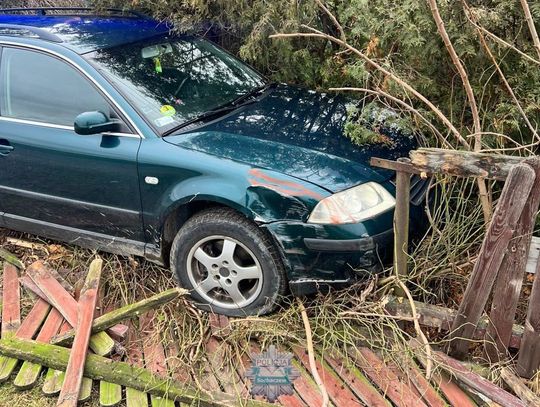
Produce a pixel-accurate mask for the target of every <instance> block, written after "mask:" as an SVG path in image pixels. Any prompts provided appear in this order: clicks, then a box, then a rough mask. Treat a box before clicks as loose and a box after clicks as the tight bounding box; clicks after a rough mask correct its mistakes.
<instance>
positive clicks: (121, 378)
mask: <svg viewBox="0 0 540 407" xmlns="http://www.w3.org/2000/svg"><path fill="white" fill-rule="evenodd" d="M0 354H2V355H5V356H9V357H13V358H16V359H20V360H29V361H31V362H34V363H39V364H41V365H44V366H47V367H50V368H53V369H56V370H62V369H66V367H67V364H68V360H69V349H66V348H62V347H60V346H56V345H49V344H43V343H39V342H36V341H31V340H22V339H17V338H8V339H2V340H0ZM84 375H85V377H89V378H91V379H97V380H105V381H108V382H111V383H116V384H119V385H121V386H125V387H132V388H135V389H137V390H140V391H146V392H147V393H150V394H154V395H157V396H161V397H163V396H168V397H169V398H170V399H173V400H175V401H179V402H183V403H188V404H189V403H191V402H193V401H195V402H197V403H198V405H201V406H216V407H221V406H230V405H237V404H239V403H242V404H243V405H245V406H246V407H251V406H253V407H270V406H272V404H269V403H264V402H260V401H255V400H239V399H238V398H237V397H235V396H233V395H229V394H225V393H215V394H211V395H207V394H206V393H204V392H201V391H200V390H198V389H192V388H190V387H187V386H181V385H179V384H178V383H176V382H174V381H171V380H170V379H168V378H167V379H164V378H160V377H158V376H156V375H154V374H152V373H151V372H150V371H148V370H146V369H142V368H137V367H134V366H131V365H129V364H127V363H124V362H114V361H111V360H110V359H106V358H104V357H102V356H99V355H92V354H90V355H88V356H87V360H86V364H85V366H84Z"/></svg>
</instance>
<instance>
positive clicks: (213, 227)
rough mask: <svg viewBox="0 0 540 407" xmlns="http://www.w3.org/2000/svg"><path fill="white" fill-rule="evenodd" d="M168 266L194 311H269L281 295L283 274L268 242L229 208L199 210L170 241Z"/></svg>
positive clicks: (280, 265) (251, 225)
mask: <svg viewBox="0 0 540 407" xmlns="http://www.w3.org/2000/svg"><path fill="white" fill-rule="evenodd" d="M171 267H172V270H173V272H174V273H175V274H176V276H177V278H178V281H179V283H180V285H181V286H182V287H184V288H186V289H188V290H189V291H190V293H191V297H192V298H193V300H194V301H195V302H196V303H197V305H198V307H199V308H201V309H204V310H207V311H212V312H215V313H218V314H224V315H228V316H246V315H262V314H267V313H269V312H271V311H272V310H273V309H274V308H275V307H276V306H277V304H278V301H279V298H280V296H282V295H283V294H284V293H285V288H286V282H285V277H284V270H283V265H282V263H281V260H280V258H279V255H278V253H277V252H276V249H275V246H274V244H273V242H272V241H271V239H270V238H269V237H268V236H267V235H266V234H265V233H264V232H263V231H262V230H261V229H259V227H258V226H257V225H255V224H254V223H253V222H251V221H249V220H248V219H247V218H245V217H244V216H242V215H241V214H239V213H237V212H235V211H233V210H229V209H213V210H207V211H203V212H200V213H198V214H196V215H195V216H193V217H192V218H191V219H189V220H188V221H187V222H186V223H185V224H184V226H183V227H182V228H181V229H180V231H179V232H178V234H177V235H176V238H175V239H174V242H173V245H172V250H171Z"/></svg>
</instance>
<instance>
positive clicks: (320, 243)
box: [265, 211, 393, 296]
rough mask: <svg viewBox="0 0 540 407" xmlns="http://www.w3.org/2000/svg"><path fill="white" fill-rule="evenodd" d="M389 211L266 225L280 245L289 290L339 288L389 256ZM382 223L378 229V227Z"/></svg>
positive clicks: (379, 265)
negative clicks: (346, 220)
mask: <svg viewBox="0 0 540 407" xmlns="http://www.w3.org/2000/svg"><path fill="white" fill-rule="evenodd" d="M392 219H393V212H392V211H390V212H388V213H386V214H382V215H381V216H379V217H377V220H376V222H375V221H371V220H370V221H367V222H363V223H358V224H351V225H315V224H309V223H303V222H294V221H284V222H275V223H271V224H267V225H265V227H266V229H267V230H268V231H269V232H270V233H271V235H272V236H273V237H274V240H275V241H276V243H277V244H278V246H279V248H280V252H281V255H282V259H283V261H284V263H285V266H286V268H287V271H288V280H289V287H290V290H291V292H292V293H293V294H294V295H297V296H301V295H308V294H313V293H316V292H321V291H323V292H324V291H327V290H328V289H329V288H332V287H333V288H344V287H347V286H350V285H351V284H352V283H354V282H355V281H359V280H363V279H366V278H367V277H369V276H370V275H372V274H374V273H379V272H380V271H382V269H383V265H384V264H386V263H387V262H388V261H389V260H391V256H392V243H393V227H392ZM381 228H382V231H381Z"/></svg>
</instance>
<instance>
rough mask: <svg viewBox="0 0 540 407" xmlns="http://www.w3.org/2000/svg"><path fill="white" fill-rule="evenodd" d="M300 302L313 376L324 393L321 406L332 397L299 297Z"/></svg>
mask: <svg viewBox="0 0 540 407" xmlns="http://www.w3.org/2000/svg"><path fill="white" fill-rule="evenodd" d="M298 304H299V306H300V312H301V313H302V321H303V322H304V327H305V329H306V346H307V351H308V357H309V367H310V369H311V374H312V376H313V379H314V380H315V383H316V384H317V386H318V387H319V390H320V391H321V394H322V398H323V401H322V405H321V407H326V406H328V403H329V402H330V399H329V398H328V391H327V390H326V387H325V385H324V383H323V381H322V379H321V376H320V375H319V372H318V370H317V364H316V363H315V350H314V349H313V338H312V335H311V327H310V324H309V318H308V315H307V312H306V308H305V307H304V304H303V303H302V301H301V300H300V299H298Z"/></svg>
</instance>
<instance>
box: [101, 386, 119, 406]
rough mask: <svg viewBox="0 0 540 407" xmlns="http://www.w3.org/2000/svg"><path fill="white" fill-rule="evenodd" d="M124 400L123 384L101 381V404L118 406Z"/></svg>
mask: <svg viewBox="0 0 540 407" xmlns="http://www.w3.org/2000/svg"><path fill="white" fill-rule="evenodd" d="M121 402H122V386H120V385H118V384H114V383H109V382H106V381H104V380H101V381H100V382H99V404H100V405H101V406H103V407H110V406H117V405H118V404H120V403H121Z"/></svg>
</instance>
